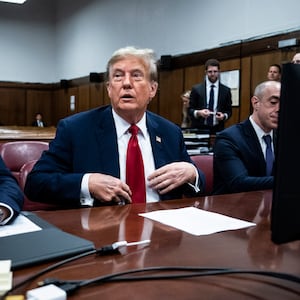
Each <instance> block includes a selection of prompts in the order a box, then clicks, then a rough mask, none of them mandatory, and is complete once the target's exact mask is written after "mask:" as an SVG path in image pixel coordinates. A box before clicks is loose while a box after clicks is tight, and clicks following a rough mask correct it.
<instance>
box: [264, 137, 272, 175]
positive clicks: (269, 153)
mask: <svg viewBox="0 0 300 300" xmlns="http://www.w3.org/2000/svg"><path fill="white" fill-rule="evenodd" d="M263 139H264V141H265V143H266V145H267V148H266V175H267V176H270V175H271V174H272V169H273V161H274V155H273V151H272V145H271V142H272V141H271V136H270V135H269V134H267V135H264V136H263Z"/></svg>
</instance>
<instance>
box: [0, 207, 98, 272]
mask: <svg viewBox="0 0 300 300" xmlns="http://www.w3.org/2000/svg"><path fill="white" fill-rule="evenodd" d="M23 214H24V215H25V216H26V217H27V218H28V219H30V220H31V221H32V222H34V223H35V224H37V225H38V226H40V227H41V228H42V230H39V231H34V232H28V233H22V234H16V235H11V236H6V237H1V238H0V260H6V259H10V260H11V261H12V264H11V268H12V270H15V269H20V268H23V267H27V266H31V265H35V264H38V263H41V262H46V261H50V260H54V259H58V258H66V257H71V256H73V255H77V254H80V253H83V252H87V251H92V250H94V249H95V246H94V244H93V243H92V242H91V241H88V240H86V239H83V238H80V237H78V236H75V235H72V234H69V233H67V232H64V231H62V230H60V229H59V228H57V227H55V226H53V225H52V224H50V223H48V222H46V221H45V220H43V219H41V218H39V217H38V216H37V215H35V214H34V213H31V212H23Z"/></svg>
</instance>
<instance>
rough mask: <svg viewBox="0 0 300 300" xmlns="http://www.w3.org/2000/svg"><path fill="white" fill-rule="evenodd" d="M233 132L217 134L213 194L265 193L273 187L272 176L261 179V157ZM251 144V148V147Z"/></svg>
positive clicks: (263, 165)
mask: <svg viewBox="0 0 300 300" xmlns="http://www.w3.org/2000/svg"><path fill="white" fill-rule="evenodd" d="M254 138H255V137H251V144H250V143H247V142H246V138H245V137H244V136H242V135H241V134H240V132H239V131H238V130H236V126H233V127H232V128H229V129H225V130H224V131H223V132H221V133H219V134H217V136H216V139H215V145H214V194H226V193H237V192H246V191H254V190H265V189H271V188H272V187H273V176H265V162H264V158H263V154H262V152H261V150H260V149H259V147H258V145H257V146H256V143H258V141H256V140H255V139H254ZM253 144H255V145H253Z"/></svg>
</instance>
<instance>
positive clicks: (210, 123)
mask: <svg viewBox="0 0 300 300" xmlns="http://www.w3.org/2000/svg"><path fill="white" fill-rule="evenodd" d="M214 87H215V86H214V84H212V85H211V86H210V93H209V102H208V109H209V110H210V111H214V100H215V99H214V98H215V96H214ZM213 120H214V115H209V117H208V118H207V125H208V126H213V124H214V122H213Z"/></svg>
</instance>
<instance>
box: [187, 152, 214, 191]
mask: <svg viewBox="0 0 300 300" xmlns="http://www.w3.org/2000/svg"><path fill="white" fill-rule="evenodd" d="M191 159H192V160H193V162H194V163H195V164H196V166H197V167H198V168H199V169H200V170H202V171H203V173H204V174H205V178H206V186H205V192H204V194H205V195H211V194H212V191H213V177H214V176H213V174H214V171H213V162H214V157H213V155H192V156H191Z"/></svg>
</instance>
